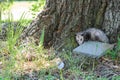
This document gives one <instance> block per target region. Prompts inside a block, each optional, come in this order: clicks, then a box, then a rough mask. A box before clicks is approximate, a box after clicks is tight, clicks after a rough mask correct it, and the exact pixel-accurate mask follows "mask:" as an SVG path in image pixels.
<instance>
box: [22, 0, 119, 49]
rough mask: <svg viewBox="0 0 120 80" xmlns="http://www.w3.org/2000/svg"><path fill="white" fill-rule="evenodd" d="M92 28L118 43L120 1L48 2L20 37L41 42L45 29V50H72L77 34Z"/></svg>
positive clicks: (72, 0)
mask: <svg viewBox="0 0 120 80" xmlns="http://www.w3.org/2000/svg"><path fill="white" fill-rule="evenodd" d="M90 27H95V28H99V29H101V30H103V31H105V33H106V34H107V36H108V37H109V39H110V42H111V43H114V42H116V41H117V37H118V35H119V34H120V0H46V5H45V8H44V10H43V11H42V12H40V13H39V15H38V16H37V17H36V19H34V20H33V21H32V22H31V24H30V25H29V26H28V27H27V28H26V29H25V30H24V31H23V33H22V35H21V38H22V39H24V38H26V37H29V36H33V37H34V38H35V39H39V38H40V35H41V30H42V29H43V28H45V36H44V46H45V47H51V46H53V47H54V48H55V49H62V48H66V49H72V48H74V47H76V45H77V43H76V41H75V33H76V32H79V31H83V30H85V29H87V28H90Z"/></svg>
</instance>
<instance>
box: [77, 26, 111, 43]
mask: <svg viewBox="0 0 120 80" xmlns="http://www.w3.org/2000/svg"><path fill="white" fill-rule="evenodd" d="M89 40H90V41H99V42H104V43H109V39H108V37H107V36H106V34H105V33H104V32H103V31H101V30H100V29H96V28H89V29H87V30H85V31H82V32H79V33H76V41H77V43H78V44H79V45H81V44H82V43H83V42H84V41H89Z"/></svg>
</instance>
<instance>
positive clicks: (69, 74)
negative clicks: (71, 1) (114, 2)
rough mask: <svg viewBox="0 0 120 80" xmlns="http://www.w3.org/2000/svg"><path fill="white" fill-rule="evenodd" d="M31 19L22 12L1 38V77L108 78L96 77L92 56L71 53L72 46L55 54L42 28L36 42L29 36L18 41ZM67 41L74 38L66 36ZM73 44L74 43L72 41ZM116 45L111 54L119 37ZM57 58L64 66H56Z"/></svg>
mask: <svg viewBox="0 0 120 80" xmlns="http://www.w3.org/2000/svg"><path fill="white" fill-rule="evenodd" d="M30 21H31V20H25V19H24V14H23V16H21V18H20V20H19V21H17V22H18V25H17V26H16V27H17V29H16V31H15V30H14V25H12V24H9V25H8V29H7V31H8V32H7V38H6V41H0V44H1V45H0V71H1V73H0V80H29V79H33V78H34V79H35V78H36V77H37V78H39V79H41V80H57V79H58V80H80V79H81V80H108V79H107V78H102V77H100V78H98V77H97V76H96V75H95V74H94V73H93V70H92V69H93V68H94V66H91V64H93V60H91V59H89V58H86V57H85V56H81V55H74V54H72V51H71V50H64V51H62V52H61V53H59V54H58V55H57V56H56V54H55V51H54V49H53V48H50V49H44V47H43V42H44V36H45V34H44V33H45V29H44V28H43V30H42V34H41V35H40V42H39V45H36V44H35V40H34V38H32V37H28V38H27V39H26V40H25V41H23V42H20V43H19V41H18V39H19V37H20V35H21V33H22V30H23V29H24V27H25V26H26V25H28V24H29V23H30ZM1 22H14V21H13V19H12V16H11V15H9V19H8V20H7V21H1ZM22 26H23V27H22ZM69 42H73V41H72V40H69ZM16 43H19V44H16ZM72 44H73V45H74V43H72ZM117 45H118V46H117V50H116V51H115V52H112V51H110V53H111V54H113V53H117V52H118V51H119V50H120V38H118V43H117ZM109 55H110V54H109ZM111 57H113V55H111ZM59 59H61V60H62V61H63V62H64V63H65V67H64V68H63V69H61V70H59V69H58V68H57V64H56V62H58V61H59ZM115 60H116V57H115ZM96 64H98V63H95V65H96ZM119 78H120V77H119V76H117V77H114V78H113V80H119Z"/></svg>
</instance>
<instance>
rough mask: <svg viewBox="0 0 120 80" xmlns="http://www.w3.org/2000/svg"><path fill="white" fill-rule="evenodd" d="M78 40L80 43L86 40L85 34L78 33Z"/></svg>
mask: <svg viewBox="0 0 120 80" xmlns="http://www.w3.org/2000/svg"><path fill="white" fill-rule="evenodd" d="M76 41H77V43H78V44H79V45H81V44H82V43H83V42H84V36H83V34H82V33H76Z"/></svg>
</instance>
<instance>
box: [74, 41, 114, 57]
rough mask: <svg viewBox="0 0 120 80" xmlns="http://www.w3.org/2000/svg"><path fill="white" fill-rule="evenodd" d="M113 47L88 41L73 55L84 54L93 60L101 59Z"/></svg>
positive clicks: (76, 49)
mask: <svg viewBox="0 0 120 80" xmlns="http://www.w3.org/2000/svg"><path fill="white" fill-rule="evenodd" d="M113 46H114V45H113V44H108V43H102V42H97V41H88V42H84V43H83V44H82V45H80V46H78V47H77V48H75V49H74V50H73V53H77V54H82V55H85V56H87V57H91V58H99V57H101V56H103V55H104V54H105V52H106V51H107V50H109V49H112V48H113Z"/></svg>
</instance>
